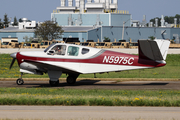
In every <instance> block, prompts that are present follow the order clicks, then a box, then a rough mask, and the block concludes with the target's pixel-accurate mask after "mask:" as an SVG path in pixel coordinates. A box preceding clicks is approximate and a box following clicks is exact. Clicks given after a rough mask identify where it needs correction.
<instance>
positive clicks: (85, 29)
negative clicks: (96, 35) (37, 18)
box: [63, 26, 93, 32]
mask: <svg viewBox="0 0 180 120" xmlns="http://www.w3.org/2000/svg"><path fill="white" fill-rule="evenodd" d="M92 29H93V27H84V26H65V27H63V30H64V32H88V31H89V30H92Z"/></svg>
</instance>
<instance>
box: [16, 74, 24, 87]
mask: <svg viewBox="0 0 180 120" xmlns="http://www.w3.org/2000/svg"><path fill="white" fill-rule="evenodd" d="M22 75H23V73H21V77H20V78H18V79H17V80H16V84H17V85H23V84H24V80H23V79H22Z"/></svg>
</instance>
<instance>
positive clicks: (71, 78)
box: [66, 74, 79, 85]
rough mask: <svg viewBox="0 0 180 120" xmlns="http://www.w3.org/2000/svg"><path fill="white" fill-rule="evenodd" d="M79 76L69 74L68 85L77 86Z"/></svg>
mask: <svg viewBox="0 0 180 120" xmlns="http://www.w3.org/2000/svg"><path fill="white" fill-rule="evenodd" d="M78 76H79V75H76V74H69V76H68V77H67V79H66V81H67V83H68V84H70V85H72V84H75V83H76V79H77V77H78Z"/></svg>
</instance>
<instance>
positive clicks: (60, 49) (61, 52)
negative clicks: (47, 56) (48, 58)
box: [51, 45, 66, 55]
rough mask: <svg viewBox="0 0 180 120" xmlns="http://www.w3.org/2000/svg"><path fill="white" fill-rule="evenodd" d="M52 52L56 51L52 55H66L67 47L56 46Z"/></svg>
mask: <svg viewBox="0 0 180 120" xmlns="http://www.w3.org/2000/svg"><path fill="white" fill-rule="evenodd" d="M51 51H54V53H52V54H53V55H65V52H66V45H56V46H54V47H53V48H52V49H51Z"/></svg>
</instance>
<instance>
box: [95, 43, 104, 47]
mask: <svg viewBox="0 0 180 120" xmlns="http://www.w3.org/2000/svg"><path fill="white" fill-rule="evenodd" d="M104 44H105V43H97V44H96V46H104Z"/></svg>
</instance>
